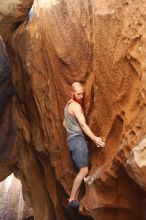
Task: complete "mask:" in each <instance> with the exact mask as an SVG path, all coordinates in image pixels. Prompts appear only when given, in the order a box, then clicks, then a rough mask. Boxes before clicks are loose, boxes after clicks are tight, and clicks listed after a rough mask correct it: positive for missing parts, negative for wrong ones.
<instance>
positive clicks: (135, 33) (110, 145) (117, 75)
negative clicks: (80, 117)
mask: <svg viewBox="0 0 146 220" xmlns="http://www.w3.org/2000/svg"><path fill="white" fill-rule="evenodd" d="M20 2H21V4H20ZM3 4H4V5H3ZM3 4H1V5H3V7H2V6H0V12H2V13H0V15H1V17H2V18H1V19H0V33H1V35H2V37H3V40H4V42H5V44H6V50H7V53H8V56H9V59H10V62H11V66H12V78H13V85H14V88H15V93H14V96H13V97H14V102H13V105H12V106H13V111H12V113H13V117H14V121H15V123H16V138H15V141H14V143H15V144H14V145H13V146H14V148H13V147H12V145H11V144H10V145H9V147H10V149H12V148H13V149H15V150H14V152H15V154H16V156H18V158H17V160H13V163H12V164H13V166H14V167H15V169H14V173H15V175H16V176H17V177H19V178H20V180H21V182H22V185H23V194H24V195H25V198H26V200H28V201H29V202H30V203H31V205H32V208H33V209H34V212H35V220H46V219H47V220H69V219H71V220H72V219H73V220H74V219H76V220H78V219H94V220H97V219H98V220H102V219H104V220H117V219H118V220H123V219H124V220H139V219H140V220H145V219H146V213H145V206H146V200H145V195H146V194H145V189H146V157H145V148H146V143H145V142H146V141H145V133H146V126H145V124H146V62H145V57H146V2H145V1H143V0H141V1H138V0H132V1H130V0H116V1H115V0H106V1H105V0H88V1H87V0H34V2H33V8H32V9H31V12H30V13H29V9H30V8H31V5H32V1H25V0H23V1H13V0H12V1H11V4H12V5H13V6H14V5H15V12H16V13H14V14H13V13H11V11H10V7H6V5H5V4H6V3H3ZM7 4H8V5H9V1H7ZM8 5H7V6H8ZM18 5H19V7H18ZM4 8H5V13H3V11H4ZM10 14H11V19H10V20H8V17H9V16H8V15H10ZM17 14H18V15H19V16H18V17H17V16H16V15H17ZM20 18H21V19H20ZM8 21H9V27H12V26H13V28H8V26H6V25H4V24H6V23H7V22H8ZM14 21H15V22H16V23H17V25H16V26H15V25H14ZM17 21H18V22H17ZM74 81H84V85H85V90H86V95H85V115H86V118H87V123H88V125H89V126H90V128H91V129H92V130H93V132H94V133H95V134H96V135H97V136H101V137H102V138H103V139H104V141H105V143H106V146H105V148H104V149H102V150H101V149H98V148H96V146H95V144H94V143H93V142H92V141H90V140H89V146H88V147H89V157H90V172H89V177H88V178H87V180H86V183H85V184H84V186H82V190H81V195H80V197H81V207H80V214H76V213H73V212H71V211H70V210H69V208H68V207H67V198H68V196H69V194H70V190H71V187H72V183H73V180H74V177H75V174H76V173H75V169H74V167H73V164H72V160H71V156H70V154H69V152H68V149H67V145H66V132H65V129H64V128H63V125H62V121H63V109H64V106H65V104H66V102H67V100H68V93H69V91H70V85H71V83H72V82H74ZM4 94H5V93H4ZM10 133H11V132H10ZM9 159H10V160H11V154H10V158H9ZM7 161H8V160H7V158H5V160H3V167H4V169H6V167H7ZM9 168H10V169H9V172H11V170H12V167H11V166H10V167H9ZM2 175H3V176H2V177H1V175H0V177H1V179H2V178H4V174H2ZM6 175H8V172H7V171H6Z"/></svg>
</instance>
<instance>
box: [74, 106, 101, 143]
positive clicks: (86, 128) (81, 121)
mask: <svg viewBox="0 0 146 220" xmlns="http://www.w3.org/2000/svg"><path fill="white" fill-rule="evenodd" d="M72 113H73V114H74V116H75V117H76V119H77V120H78V122H79V124H80V126H81V128H82V130H83V131H84V133H85V134H86V135H87V136H88V137H90V138H91V139H92V140H93V141H94V142H95V143H96V144H97V145H100V147H104V146H105V143H104V142H103V141H102V139H101V138H100V137H97V136H95V135H94V133H93V132H92V131H91V129H90V128H89V126H88V125H87V124H86V119H85V116H84V114H83V112H82V108H81V106H80V105H79V104H78V103H75V104H74V105H73V106H72Z"/></svg>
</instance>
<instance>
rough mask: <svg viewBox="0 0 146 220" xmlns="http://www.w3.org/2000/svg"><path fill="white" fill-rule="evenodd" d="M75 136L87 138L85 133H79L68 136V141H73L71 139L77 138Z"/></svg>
mask: <svg viewBox="0 0 146 220" xmlns="http://www.w3.org/2000/svg"><path fill="white" fill-rule="evenodd" d="M75 137H83V138H85V135H84V134H77V135H74V136H71V137H68V138H67V142H69V141H71V140H72V139H73V138H75Z"/></svg>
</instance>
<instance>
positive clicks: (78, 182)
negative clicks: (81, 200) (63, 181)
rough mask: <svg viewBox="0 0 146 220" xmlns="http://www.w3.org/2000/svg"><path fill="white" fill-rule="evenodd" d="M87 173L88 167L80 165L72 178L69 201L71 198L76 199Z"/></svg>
mask: <svg viewBox="0 0 146 220" xmlns="http://www.w3.org/2000/svg"><path fill="white" fill-rule="evenodd" d="M87 174H88V167H81V168H80V170H79V173H78V174H77V176H76V178H75V179H74V182H73V186H72V190H71V195H70V198H69V202H71V201H72V200H77V197H78V193H79V188H80V185H81V183H82V181H83V179H84V177H85V176H86V175H87Z"/></svg>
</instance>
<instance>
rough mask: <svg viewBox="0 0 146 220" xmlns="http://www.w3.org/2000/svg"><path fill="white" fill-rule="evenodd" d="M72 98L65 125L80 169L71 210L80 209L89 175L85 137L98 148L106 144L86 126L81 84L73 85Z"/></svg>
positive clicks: (68, 104)
mask: <svg viewBox="0 0 146 220" xmlns="http://www.w3.org/2000/svg"><path fill="white" fill-rule="evenodd" d="M71 93H72V97H71V99H70V100H69V101H68V103H67V104H66V106H65V108H64V122H63V125H64V127H65V128H66V130H67V145H68V148H69V151H70V152H71V155H72V159H73V162H74V164H75V166H76V167H77V168H78V169H79V173H78V174H77V176H76V178H75V180H74V182H73V186H72V190H71V194H70V198H69V201H68V206H69V207H70V208H73V209H76V208H79V205H80V203H79V201H78V194H79V188H80V185H81V183H82V181H83V179H84V178H85V176H86V175H87V174H88V148H87V143H86V139H85V135H87V136H88V137H89V138H91V139H92V140H93V141H94V142H95V143H96V145H97V147H104V146H105V143H104V142H103V141H102V139H101V138H100V137H97V136H95V135H94V134H93V132H92V131H91V129H90V128H89V126H88V125H87V124H86V119H85V116H84V112H83V100H84V87H83V85H82V84H81V83H79V82H74V83H73V84H72V91H71Z"/></svg>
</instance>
